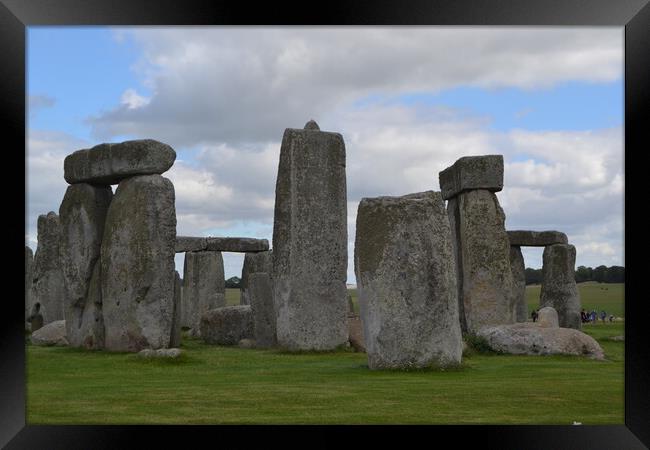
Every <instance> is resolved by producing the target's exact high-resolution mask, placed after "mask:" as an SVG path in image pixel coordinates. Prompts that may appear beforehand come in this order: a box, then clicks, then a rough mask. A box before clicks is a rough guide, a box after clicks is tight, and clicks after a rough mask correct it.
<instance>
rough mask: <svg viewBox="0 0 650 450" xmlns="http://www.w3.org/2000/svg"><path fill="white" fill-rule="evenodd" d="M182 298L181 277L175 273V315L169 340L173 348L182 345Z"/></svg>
mask: <svg viewBox="0 0 650 450" xmlns="http://www.w3.org/2000/svg"><path fill="white" fill-rule="evenodd" d="M181 302H182V297H181V276H180V275H179V273H178V271H174V313H173V314H174V315H173V318H172V334H171V337H170V338H169V346H170V347H171V348H174V347H180V345H181V321H182V317H181V316H182V309H181V308H182V304H181Z"/></svg>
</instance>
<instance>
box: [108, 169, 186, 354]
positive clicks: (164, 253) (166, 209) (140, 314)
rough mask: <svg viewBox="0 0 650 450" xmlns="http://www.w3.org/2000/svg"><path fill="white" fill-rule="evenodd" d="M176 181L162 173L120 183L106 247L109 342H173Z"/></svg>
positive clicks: (134, 347)
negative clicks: (174, 182)
mask: <svg viewBox="0 0 650 450" xmlns="http://www.w3.org/2000/svg"><path fill="white" fill-rule="evenodd" d="M174 201H175V195H174V185H173V184H172V183H171V181H169V180H168V179H166V178H164V177H162V176H160V175H141V176H135V177H132V178H128V179H124V180H122V181H121V182H120V184H119V186H118V187H117V190H116V192H115V196H114V197H113V200H112V202H111V205H110V207H109V209H108V214H107V216H106V225H105V228H104V237H103V240H102V247H101V271H102V273H101V287H102V288H101V292H102V306H103V313H104V325H105V332H106V336H105V347H106V349H107V350H111V351H130V352H138V351H140V350H142V349H145V348H152V349H158V348H164V347H168V346H169V343H170V338H171V331H172V321H173V309H174V306H173V304H174V254H175V253H174V247H175V243H176V210H175V206H174Z"/></svg>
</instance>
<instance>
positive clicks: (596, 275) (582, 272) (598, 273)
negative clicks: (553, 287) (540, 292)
mask: <svg viewBox="0 0 650 450" xmlns="http://www.w3.org/2000/svg"><path fill="white" fill-rule="evenodd" d="M525 276H526V284H539V283H541V282H542V269H531V268H530V267H527V268H526V269H525ZM585 281H597V282H598V283H625V267H621V266H611V267H607V266H602V265H601V266H598V267H596V268H595V269H592V268H591V267H585V266H579V267H578V268H577V269H576V283H583V282H585Z"/></svg>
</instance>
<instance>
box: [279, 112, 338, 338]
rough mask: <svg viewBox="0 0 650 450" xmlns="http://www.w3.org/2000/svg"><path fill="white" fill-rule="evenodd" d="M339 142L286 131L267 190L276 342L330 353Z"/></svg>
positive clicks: (334, 331)
mask: <svg viewBox="0 0 650 450" xmlns="http://www.w3.org/2000/svg"><path fill="white" fill-rule="evenodd" d="M347 260H348V251H347V197H346V181H345V144H344V142H343V137H342V136H341V135H340V134H339V133H329V132H322V131H320V130H318V126H314V124H311V125H309V126H308V127H307V129H303V130H298V129H291V128H288V129H286V130H285V132H284V136H283V138H282V146H281V149H280V163H279V166H278V178H277V183H276V188H275V215H274V223H273V275H272V278H273V285H274V302H275V305H276V313H277V319H278V320H277V337H278V345H279V346H281V347H283V348H285V349H288V350H330V349H334V348H336V347H338V346H341V345H346V343H347V341H348V327H347V296H346V292H347V291H346V284H345V282H346V278H347Z"/></svg>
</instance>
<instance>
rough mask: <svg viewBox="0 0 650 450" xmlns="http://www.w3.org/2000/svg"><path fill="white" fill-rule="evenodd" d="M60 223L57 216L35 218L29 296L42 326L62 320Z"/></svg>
mask: <svg viewBox="0 0 650 450" xmlns="http://www.w3.org/2000/svg"><path fill="white" fill-rule="evenodd" d="M60 244H61V222H60V220H59V216H58V215H57V214H56V213H54V212H53V211H50V212H49V213H47V215H40V216H38V245H37V247H36V253H35V254H34V266H33V270H34V272H33V275H32V276H33V283H32V287H31V292H30V300H31V303H32V306H33V305H35V304H36V303H39V304H40V305H41V310H40V311H41V314H42V315H43V324H45V325H47V324H48V323H50V322H54V321H57V320H63V319H64V315H63V298H64V295H65V288H64V282H63V271H62V270H61V258H60V256H59V250H60Z"/></svg>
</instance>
